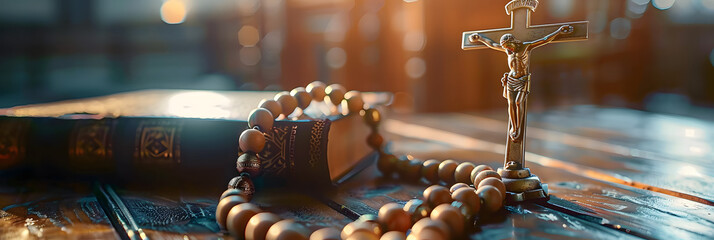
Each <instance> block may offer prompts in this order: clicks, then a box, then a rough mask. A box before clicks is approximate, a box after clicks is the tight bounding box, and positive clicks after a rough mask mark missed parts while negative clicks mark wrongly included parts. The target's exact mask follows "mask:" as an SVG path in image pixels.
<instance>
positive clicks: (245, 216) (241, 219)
mask: <svg viewBox="0 0 714 240" xmlns="http://www.w3.org/2000/svg"><path fill="white" fill-rule="evenodd" d="M259 212H260V208H258V206H256V205H255V204H252V203H241V204H238V205H236V206H235V207H233V208H231V211H230V212H228V218H227V221H226V228H227V229H228V231H229V232H230V233H231V235H233V236H234V237H236V238H238V239H242V238H244V236H245V227H246V225H248V221H249V220H250V218H252V217H253V216H254V215H255V214H258V213H259Z"/></svg>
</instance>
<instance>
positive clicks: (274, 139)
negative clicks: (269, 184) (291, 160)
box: [258, 126, 294, 176]
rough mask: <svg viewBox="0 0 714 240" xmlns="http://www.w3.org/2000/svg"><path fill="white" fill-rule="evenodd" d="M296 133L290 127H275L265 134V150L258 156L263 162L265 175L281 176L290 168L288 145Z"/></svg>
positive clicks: (262, 166)
mask: <svg viewBox="0 0 714 240" xmlns="http://www.w3.org/2000/svg"><path fill="white" fill-rule="evenodd" d="M293 132H294V131H292V128H291V127H289V126H281V127H273V129H272V131H269V132H267V133H265V141H266V144H265V149H263V151H262V152H260V153H259V154H258V158H259V159H260V160H261V168H262V169H263V171H262V172H263V173H265V174H267V175H273V176H279V175H282V174H283V173H284V171H285V170H286V169H287V168H288V162H287V160H286V159H287V156H288V146H287V145H288V144H289V141H287V139H289V138H290V136H289V134H290V135H292V134H293Z"/></svg>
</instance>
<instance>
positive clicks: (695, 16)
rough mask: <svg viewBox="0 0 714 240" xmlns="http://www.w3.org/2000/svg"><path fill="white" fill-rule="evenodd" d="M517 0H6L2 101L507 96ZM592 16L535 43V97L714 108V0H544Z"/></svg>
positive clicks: (550, 9)
mask: <svg viewBox="0 0 714 240" xmlns="http://www.w3.org/2000/svg"><path fill="white" fill-rule="evenodd" d="M507 2H508V1H507V0H490V1H482V0H446V1H445V0H122V1H116V0H22V1H17V0H0V107H11V106H16V105H22V104H30V103H39V102H49V101H57V100H64V99H74V98H81V97H92V96H101V95H106V94H111V93H117V92H125V91H132V90H139V89H204V90H264V89H267V90H280V89H285V90H289V89H292V88H294V87H297V86H305V85H306V84H307V83H309V82H311V81H314V80H321V81H324V82H326V83H340V84H343V85H344V86H346V87H347V88H348V89H356V90H361V91H390V92H394V93H395V96H396V102H395V104H396V107H397V109H398V110H400V111H418V112H443V111H470V110H484V109H504V108H505V101H504V99H503V98H502V97H501V93H502V88H501V84H500V78H501V76H502V74H503V73H504V72H505V71H507V70H508V69H507V66H506V57H505V55H504V54H503V53H500V52H496V51H491V50H476V51H463V50H461V48H460V42H461V39H460V37H461V33H462V32H464V31H470V30H481V29H491V28H503V27H508V26H509V20H510V17H509V16H507V15H506V14H505V11H504V5H505V4H506V3H507ZM580 20H588V21H590V36H589V37H590V39H589V40H588V41H581V42H571V43H558V44H552V45H549V46H547V47H543V48H539V49H538V50H535V51H534V54H533V56H532V61H531V71H532V72H533V77H532V81H533V85H532V93H533V94H531V95H530V100H529V106H530V108H531V109H534V110H535V111H538V109H545V108H553V107H559V106H568V105H579V104H594V105H601V106H613V107H628V108H635V109H643V110H648V111H657V112H667V113H675V114H684V115H689V114H692V113H698V114H697V115H701V114H704V115H707V116H710V117H712V118H714V114H712V113H711V110H708V109H710V107H712V106H714V93H712V92H713V91H714V0H652V1H650V0H588V1H583V0H541V1H540V5H539V7H538V9H537V11H536V12H535V13H534V14H533V15H532V24H533V25H538V24H548V23H559V22H566V21H580Z"/></svg>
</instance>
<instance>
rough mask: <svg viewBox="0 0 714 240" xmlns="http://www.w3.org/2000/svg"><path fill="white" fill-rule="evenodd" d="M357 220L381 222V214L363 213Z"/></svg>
mask: <svg viewBox="0 0 714 240" xmlns="http://www.w3.org/2000/svg"><path fill="white" fill-rule="evenodd" d="M355 221H357V222H372V223H377V224H379V216H377V215H374V214H363V215H362V216H359V218H357V220H355Z"/></svg>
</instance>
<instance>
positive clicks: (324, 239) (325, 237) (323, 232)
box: [310, 227, 341, 240]
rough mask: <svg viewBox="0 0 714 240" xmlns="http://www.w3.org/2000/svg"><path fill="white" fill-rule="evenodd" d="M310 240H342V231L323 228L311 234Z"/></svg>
mask: <svg viewBox="0 0 714 240" xmlns="http://www.w3.org/2000/svg"><path fill="white" fill-rule="evenodd" d="M310 240H341V238H340V230H337V229H336V228H331V227H327V228H321V229H319V230H317V231H315V232H313V233H312V234H310Z"/></svg>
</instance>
